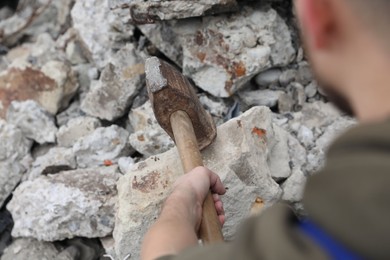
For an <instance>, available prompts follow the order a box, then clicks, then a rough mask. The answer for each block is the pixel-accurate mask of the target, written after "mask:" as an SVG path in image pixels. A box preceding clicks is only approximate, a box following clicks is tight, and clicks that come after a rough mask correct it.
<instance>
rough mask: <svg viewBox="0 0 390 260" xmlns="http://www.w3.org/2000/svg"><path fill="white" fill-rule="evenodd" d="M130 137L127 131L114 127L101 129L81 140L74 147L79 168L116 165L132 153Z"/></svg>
mask: <svg viewBox="0 0 390 260" xmlns="http://www.w3.org/2000/svg"><path fill="white" fill-rule="evenodd" d="M128 137H129V133H128V132H127V131H126V130H125V129H123V128H121V127H119V126H116V125H112V126H110V127H99V128H97V129H95V130H94V131H93V132H92V133H90V134H88V135H86V136H84V137H81V138H79V139H78V140H77V142H76V143H75V144H74V145H73V152H74V154H75V155H76V161H77V166H78V167H81V168H86V167H96V166H101V165H106V164H112V163H116V162H117V161H118V159H119V158H120V157H122V156H127V155H128V154H129V152H130V147H129V144H128V143H127V139H128Z"/></svg>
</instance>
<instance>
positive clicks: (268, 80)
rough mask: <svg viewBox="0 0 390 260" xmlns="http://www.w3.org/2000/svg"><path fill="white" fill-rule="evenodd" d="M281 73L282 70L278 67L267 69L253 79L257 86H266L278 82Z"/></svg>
mask: <svg viewBox="0 0 390 260" xmlns="http://www.w3.org/2000/svg"><path fill="white" fill-rule="evenodd" d="M281 74H282V71H281V70H280V69H275V68H273V69H269V70H267V71H264V72H261V73H260V74H259V75H257V76H256V77H255V81H256V84H257V85H258V86H261V87H268V86H269V85H271V84H275V83H278V82H279V78H280V75H281Z"/></svg>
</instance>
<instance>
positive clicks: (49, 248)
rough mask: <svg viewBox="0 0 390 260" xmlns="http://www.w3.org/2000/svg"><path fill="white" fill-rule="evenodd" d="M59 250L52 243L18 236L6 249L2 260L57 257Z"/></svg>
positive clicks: (49, 258)
mask: <svg viewBox="0 0 390 260" xmlns="http://www.w3.org/2000/svg"><path fill="white" fill-rule="evenodd" d="M58 254H59V250H58V249H57V248H56V247H55V246H54V244H52V243H48V242H42V241H38V240H36V239H33V238H18V239H16V240H14V241H13V242H12V244H11V245H10V246H9V247H8V248H6V249H5V251H4V254H3V255H2V256H1V260H25V259H31V260H34V259H40V260H53V259H57V258H56V256H57V255H58Z"/></svg>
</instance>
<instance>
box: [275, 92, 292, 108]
mask: <svg viewBox="0 0 390 260" xmlns="http://www.w3.org/2000/svg"><path fill="white" fill-rule="evenodd" d="M293 106H294V100H293V98H292V97H291V96H290V95H288V94H286V93H284V92H283V93H282V94H280V96H279V99H278V110H279V113H288V112H291V111H292V109H293Z"/></svg>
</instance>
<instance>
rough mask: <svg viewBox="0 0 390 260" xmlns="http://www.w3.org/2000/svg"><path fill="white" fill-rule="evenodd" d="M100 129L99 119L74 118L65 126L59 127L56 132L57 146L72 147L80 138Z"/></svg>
mask: <svg viewBox="0 0 390 260" xmlns="http://www.w3.org/2000/svg"><path fill="white" fill-rule="evenodd" d="M98 127H101V123H100V121H99V119H97V118H94V117H76V118H72V119H70V120H69V121H68V122H67V123H66V125H63V126H62V127H60V129H59V130H58V132H57V142H58V145H60V146H64V147H72V146H73V144H74V143H75V142H76V141H77V140H78V139H79V138H81V137H84V136H86V135H88V134H90V133H92V132H93V131H94V130H95V129H96V128H98Z"/></svg>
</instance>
